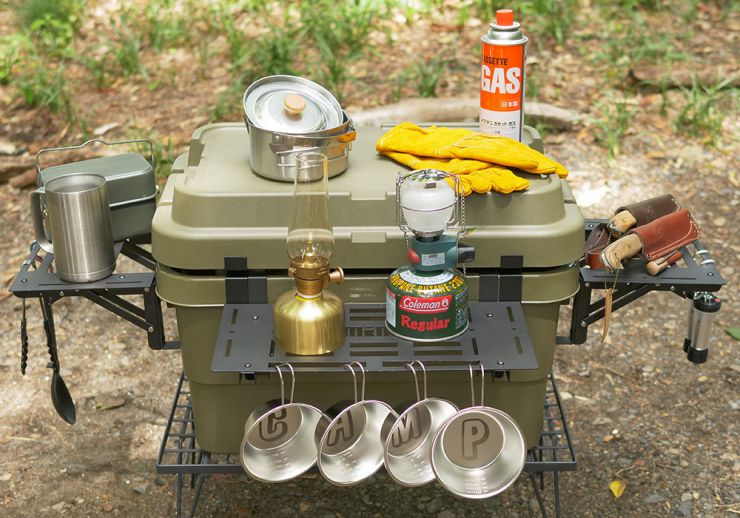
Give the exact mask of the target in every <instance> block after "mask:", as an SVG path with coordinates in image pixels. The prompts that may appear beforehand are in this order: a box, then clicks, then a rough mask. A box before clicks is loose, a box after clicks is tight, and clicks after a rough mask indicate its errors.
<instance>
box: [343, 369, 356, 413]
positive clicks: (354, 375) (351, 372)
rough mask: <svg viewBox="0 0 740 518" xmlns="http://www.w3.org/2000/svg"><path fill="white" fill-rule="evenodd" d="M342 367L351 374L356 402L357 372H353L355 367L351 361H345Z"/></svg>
mask: <svg viewBox="0 0 740 518" xmlns="http://www.w3.org/2000/svg"><path fill="white" fill-rule="evenodd" d="M343 367H344V368H345V369H347V370H348V371H349V372H350V374H352V386H353V387H354V389H355V403H357V374H355V368H354V367H353V366H352V364H351V363H345V364H344V365H343Z"/></svg>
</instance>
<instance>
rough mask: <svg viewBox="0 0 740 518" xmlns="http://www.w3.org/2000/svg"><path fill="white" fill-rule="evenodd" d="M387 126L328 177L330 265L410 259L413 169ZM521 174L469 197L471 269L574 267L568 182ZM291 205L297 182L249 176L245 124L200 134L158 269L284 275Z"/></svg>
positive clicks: (175, 192)
mask: <svg viewBox="0 0 740 518" xmlns="http://www.w3.org/2000/svg"><path fill="white" fill-rule="evenodd" d="M386 129H387V128H359V129H358V131H357V140H356V141H355V142H354V143H353V146H352V151H351V153H350V157H349V167H348V169H347V171H346V172H344V173H343V174H340V175H338V176H336V177H334V178H331V179H330V180H329V191H330V213H331V217H332V223H333V225H334V237H335V242H336V244H335V251H334V256H333V258H332V264H333V265H338V266H342V267H343V268H348V269H353V268H354V269H376V268H383V269H392V268H396V267H398V266H400V265H402V264H405V263H406V262H407V259H406V245H405V242H404V238H403V233H402V232H401V230H400V229H399V228H398V225H397V221H396V214H397V209H396V199H395V198H396V186H395V182H396V175H397V173H398V172H399V171H402V170H406V168H404V166H401V165H399V164H397V163H395V162H394V161H392V160H390V159H388V158H386V157H383V156H381V155H378V154H377V153H376V151H375V142H376V141H377V140H378V138H379V137H380V136H381V135H382V134H383V133H384V131H386ZM531 134H532V132H531V131H530V132H529V135H530V136H531ZM518 174H521V175H522V177H524V178H527V179H528V180H529V181H530V182H531V187H530V188H529V189H528V190H526V191H523V192H520V193H513V194H508V195H502V194H498V193H488V194H485V195H480V194H472V195H470V196H468V197H467V198H466V199H465V207H466V209H465V210H466V221H467V226H468V227H469V228H474V229H475V230H474V232H473V233H472V234H471V235H470V236H469V237H468V238H466V241H467V242H469V243H470V244H472V245H473V246H475V247H476V261H475V263H474V264H473V265H471V266H475V267H479V268H483V267H492V268H497V267H500V266H501V257H502V256H521V257H522V264H523V267H525V268H553V267H557V266H561V265H567V264H570V263H572V262H574V261H577V260H578V259H579V258H580V257H581V256H582V255H583V247H584V230H583V223H584V222H583V216H582V214H581V211H580V210H579V209H578V207H577V206H576V203H575V199H574V198H573V195H572V193H571V192H570V189H569V188H568V185H567V183H566V182H565V181H564V180H561V179H560V178H559V177H557V176H556V175H547V176H540V175H530V174H527V173H518ZM292 205H293V185H292V184H289V183H284V182H276V181H272V180H268V179H265V178H262V177H260V176H258V175H256V174H254V173H253V172H252V170H251V169H250V167H249V135H248V133H247V130H246V127H245V126H244V125H243V124H239V123H219V124H211V125H208V126H204V127H201V128H199V129H197V130H195V132H194V133H193V137H192V140H191V143H190V148H189V151H188V153H187V156H186V157H180V158H179V159H178V160H177V161H176V162H175V165H174V166H173V174H172V175H171V176H170V177H169V179H168V182H167V185H166V187H165V189H164V192H163V194H162V196H161V198H160V201H159V206H158V207H157V211H156V213H155V215H154V220H153V222H152V252H153V254H154V257H155V258H156V259H157V261H158V262H159V263H161V264H163V265H166V266H169V267H172V268H178V269H185V270H219V269H223V265H224V262H223V261H224V257H226V256H247V258H248V260H249V267H250V268H254V269H274V268H280V269H282V268H287V265H288V255H287V252H286V249H285V239H286V236H287V227H288V224H289V223H290V219H291V214H292Z"/></svg>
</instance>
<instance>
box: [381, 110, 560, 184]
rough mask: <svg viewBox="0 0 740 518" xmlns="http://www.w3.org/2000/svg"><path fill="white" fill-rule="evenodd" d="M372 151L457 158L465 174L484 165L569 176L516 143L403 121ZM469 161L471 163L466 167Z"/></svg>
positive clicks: (534, 152) (505, 139) (532, 151)
mask: <svg viewBox="0 0 740 518" xmlns="http://www.w3.org/2000/svg"><path fill="white" fill-rule="evenodd" d="M375 148H376V150H377V151H378V153H381V154H384V155H388V156H391V155H390V154H391V153H394V152H400V153H407V154H411V155H415V156H418V157H432V158H450V159H452V158H458V159H460V160H461V162H458V163H457V164H458V165H459V166H460V167H461V168H462V169H464V170H466V171H468V172H472V171H476V170H480V169H483V168H481V167H480V162H485V163H487V164H499V165H503V166H508V167H516V168H518V169H521V170H523V171H526V172H529V173H533V174H549V173H557V174H558V175H560V176H563V177H564V176H566V175H567V174H568V171H567V170H566V169H565V168H564V167H563V166H562V165H560V164H558V163H557V162H555V161H553V160H551V159H549V158H547V157H546V156H545V155H543V154H542V153H540V152H538V151H535V150H534V149H532V148H530V147H529V146H527V145H525V144H522V143H520V142H517V141H516V140H512V139H509V138H506V137H496V136H489V135H481V134H479V133H476V132H474V131H472V130H469V129H464V128H443V127H437V126H432V127H431V128H420V127H419V126H417V125H415V124H412V123H410V122H404V123H402V124H399V125H398V126H396V127H394V128H392V129H391V130H389V131H388V132H386V134H385V135H383V136H382V137H381V138H380V139H379V140H378V142H377V143H376V144H375ZM468 160H472V162H471V163H470V165H469V166H466V165H465V164H466V163H467V162H468Z"/></svg>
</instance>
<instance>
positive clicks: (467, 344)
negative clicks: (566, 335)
mask: <svg viewBox="0 0 740 518" xmlns="http://www.w3.org/2000/svg"><path fill="white" fill-rule="evenodd" d="M469 318H470V327H469V328H468V330H467V331H466V332H465V333H464V334H463V335H461V336H459V337H458V338H455V339H451V340H445V341H441V342H412V341H409V340H404V339H401V338H398V337H396V336H394V335H392V334H391V333H390V332H389V331H388V330H387V329H386V327H385V306H384V305H382V304H347V305H346V306H345V323H346V328H347V332H346V341H345V344H344V345H343V346H342V347H341V348H339V349H338V350H337V351H335V352H333V353H329V354H324V355H320V356H297V355H291V354H287V353H284V352H283V351H281V350H280V349H279V348H278V347H277V346H276V344H275V342H274V340H273V309H272V306H271V305H269V304H227V305H226V306H224V310H223V314H222V317H221V327H220V330H219V334H218V339H217V341H216V347H215V350H214V353H213V363H212V365H211V369H212V370H213V371H214V372H239V373H245V374H246V373H257V372H269V371H271V370H273V366H274V365H276V364H278V363H282V362H290V364H291V365H292V366H293V367H294V368H295V369H296V370H303V371H335V370H341V369H342V366H343V365H344V364H346V363H349V362H352V361H359V362H361V363H362V364H363V366H364V367H365V370H367V371H370V372H374V371H375V372H377V371H386V372H387V371H404V370H405V365H406V363H408V362H410V361H412V360H421V361H423V362H424V366H425V367H426V368H427V369H428V370H467V369H468V365H470V364H471V363H472V364H476V365H477V364H481V365H483V366H484V367H485V369H486V370H487V371H501V372H506V371H512V370H528V369H536V368H537V358H536V356H535V353H534V349H533V346H532V342H531V340H530V338H529V333H528V331H527V324H526V321H525V319H524V313H523V311H522V306H521V303H519V302H476V303H471V304H470V310H469Z"/></svg>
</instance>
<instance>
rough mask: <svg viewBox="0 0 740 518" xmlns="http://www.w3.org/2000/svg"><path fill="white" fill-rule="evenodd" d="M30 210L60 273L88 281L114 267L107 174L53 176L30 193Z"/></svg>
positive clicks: (38, 235) (39, 238)
mask: <svg viewBox="0 0 740 518" xmlns="http://www.w3.org/2000/svg"><path fill="white" fill-rule="evenodd" d="M31 214H32V216H33V229H34V232H35V234H36V240H37V241H38V242H39V245H40V246H41V248H43V249H44V250H45V251H46V252H49V253H53V254H54V263H55V265H56V271H57V274H58V275H59V277H60V278H61V279H63V280H65V281H69V282H92V281H97V280H100V279H103V278H105V277H108V276H109V275H110V274H111V273H113V270H115V268H116V257H115V253H114V251H113V232H112V230H111V219H110V207H109V204H108V187H107V185H106V182H105V178H103V177H102V176H100V175H97V174H87V173H81V174H70V175H66V176H60V177H59V178H55V179H53V180H51V181H49V182H47V184H46V185H45V186H44V187H41V188H40V189H38V190H36V191H34V192H32V193H31ZM44 215H46V218H44ZM44 219H46V222H47V223H48V226H49V228H48V229H47V228H46V225H45V224H44ZM47 230H48V231H47Z"/></svg>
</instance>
